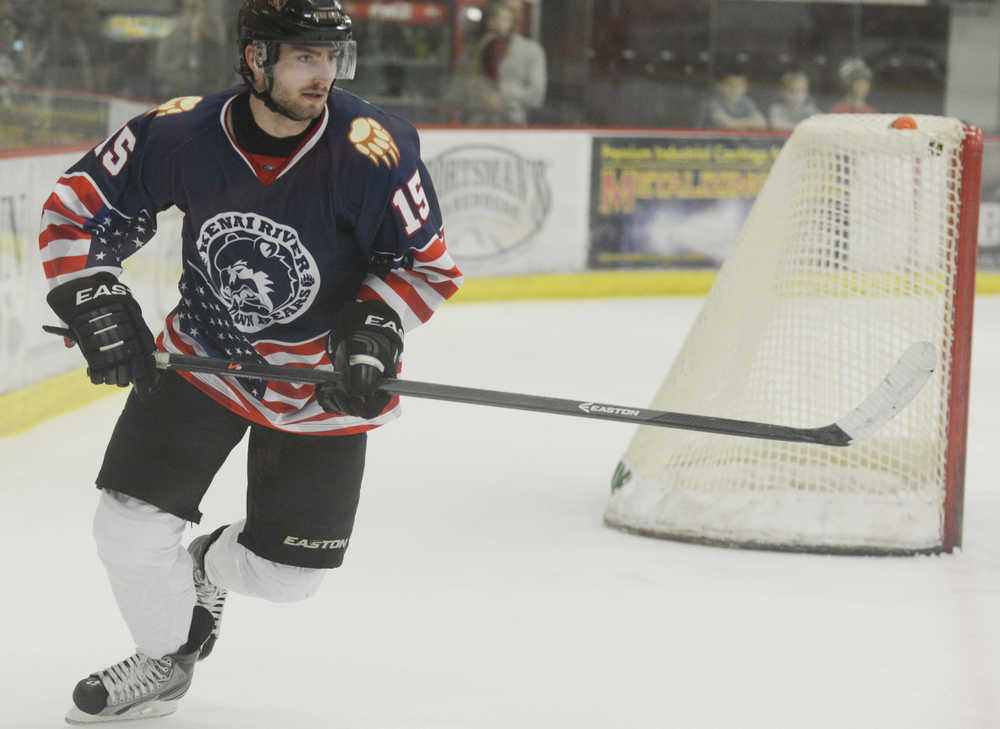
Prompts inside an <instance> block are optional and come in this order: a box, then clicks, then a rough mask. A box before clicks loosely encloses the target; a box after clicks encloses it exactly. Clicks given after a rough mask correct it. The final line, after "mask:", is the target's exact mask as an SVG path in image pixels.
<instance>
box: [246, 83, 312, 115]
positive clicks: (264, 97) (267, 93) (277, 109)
mask: <svg viewBox="0 0 1000 729" xmlns="http://www.w3.org/2000/svg"><path fill="white" fill-rule="evenodd" d="M265 78H267V85H268V88H266V89H264V90H263V91H258V90H257V89H256V87H254V86H253V85H251V86H250V93H252V94H253V95H254V96H256V97H257V98H258V99H260V100H261V101H263V102H264V106H266V107H267V108H268V109H270V110H271V111H273V112H274V113H275V114H281V116H283V117H285V118H286V119H291V120H292V121H294V122H300V121H303V120H302V119H296V118H295V117H294V116H292V115H291V114H290V113H289V111H288V109H286V108H285V107H283V106H282V105H281V104H279V103H278V102H277V101H275V100H274V99H273V98H272V97H271V89H270V86H271V83H272V82H271V77H270V76H265Z"/></svg>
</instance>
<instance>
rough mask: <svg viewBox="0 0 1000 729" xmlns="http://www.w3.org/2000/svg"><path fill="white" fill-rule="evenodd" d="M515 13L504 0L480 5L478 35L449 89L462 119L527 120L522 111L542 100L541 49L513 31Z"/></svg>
mask: <svg viewBox="0 0 1000 729" xmlns="http://www.w3.org/2000/svg"><path fill="white" fill-rule="evenodd" d="M518 7H519V5H518ZM518 13H519V10H518V9H515V7H514V6H513V5H512V3H511V2H510V0H493V2H490V3H489V4H488V5H487V6H486V9H485V12H484V16H483V27H484V32H483V35H482V37H481V38H480V39H479V41H478V42H477V43H475V44H473V45H472V46H471V47H470V50H469V52H468V53H466V54H464V55H463V58H462V60H461V62H460V64H459V69H458V72H457V74H456V78H455V83H454V86H453V89H452V92H451V93H450V96H451V99H452V101H453V102H455V103H457V105H458V106H459V108H460V117H461V119H460V120H461V121H462V123H465V124H472V125H501V126H507V125H523V124H527V122H528V112H529V111H530V110H531V109H537V108H539V107H540V106H541V105H542V103H543V102H544V101H545V91H546V85H547V83H548V80H547V79H548V77H547V70H546V59H545V51H544V50H543V49H542V47H541V46H540V45H539V44H538V43H537V42H536V41H534V40H531V39H530V38H525V37H524V36H522V35H520V34H518V33H517V32H516V30H515V17H516V16H517V14H518Z"/></svg>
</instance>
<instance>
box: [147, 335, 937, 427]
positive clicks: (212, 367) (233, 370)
mask: <svg viewBox="0 0 1000 729" xmlns="http://www.w3.org/2000/svg"><path fill="white" fill-rule="evenodd" d="M934 365H935V355H934V347H933V346H932V345H931V344H930V343H929V342H920V343H918V344H913V345H911V346H910V347H909V348H908V349H907V350H906V352H904V353H903V356H902V357H900V358H899V361H898V362H896V364H894V365H893V366H892V369H890V370H889V373H888V374H887V375H886V377H885V379H883V380H882V382H881V383H880V384H879V386H878V387H877V388H876V389H875V390H874V391H873V392H872V393H871V394H870V395H868V397H866V398H865V399H864V400H863V401H862V402H861V404H860V405H858V407H856V408H855V409H854V410H852V411H851V412H849V413H848V414H847V415H845V416H844V417H843V418H841V419H840V420H838V421H836V422H834V423H831V424H830V425H824V426H822V427H819V428H793V427H789V426H786V425H772V424H769V423H757V422H753V421H749V420H731V419H728V418H715V417H711V416H708V415H691V414H687V413H674V412H668V411H664V410H648V409H643V408H633V407H622V406H619V405H607V404H604V403H595V402H592V401H580V400H563V399H560V398H554V397H539V396H537V395H522V394H518V393H513V392H500V391H497V390H480V389H475V388H471V387H455V386H452V385H439V384H434V383H430V382H415V381H413V380H399V379H392V380H386V381H385V382H384V383H383V384H382V385H381V389H382V390H383V391H385V392H389V393H392V394H394V395H408V396H410V397H420V398H427V399H430V400H445V401H448V402H463V403H469V404H473V405H492V406H494V407H502V408H512V409H515V410H530V411H532V412H539V413H552V414H556V415H573V416H576V417H580V418H595V419H598V420H614V421H618V422H625V423H637V424H639V425H657V426H661V427H665V428H681V429H683V430H698V431H703V432H706V433H719V434H723V435H739V436H744V437H747V438H763V439H765V440H781V441H789V442H792V443H816V444H819V445H830V446H847V445H851V444H852V443H854V442H856V441H859V440H862V439H864V438H867V437H868V436H870V435H872V434H873V433H874V432H875V431H876V430H878V429H879V428H881V427H882V426H883V425H884V424H885V423H886V422H888V421H889V419H890V418H892V417H893V416H894V415H895V414H896V413H898V412H899V411H900V410H902V409H903V408H904V407H906V405H907V404H908V403H909V402H910V401H911V400H912V399H913V398H914V397H915V396H916V394H917V393H918V392H919V391H920V389H921V388H922V387H923V386H924V383H925V382H927V380H928V378H929V377H930V375H931V373H932V372H933V371H934ZM156 366H157V367H158V368H159V369H162V370H181V371H185V372H201V373H206V374H216V375H229V376H235V377H250V378H254V379H263V380H273V381H278V382H294V383H300V384H302V383H311V384H319V383H323V382H330V381H335V380H336V379H337V377H338V376H337V375H336V374H335V373H333V372H329V371H324V370H312V369H304V368H300V367H289V366H286V365H269V364H252V363H247V362H235V361H231V360H225V359H217V358H214V357H195V356H191V355H184V354H170V353H168V352H157V353H156Z"/></svg>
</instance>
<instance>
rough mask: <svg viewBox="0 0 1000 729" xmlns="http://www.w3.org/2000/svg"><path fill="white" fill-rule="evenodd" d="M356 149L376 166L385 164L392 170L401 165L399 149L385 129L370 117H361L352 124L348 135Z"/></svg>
mask: <svg viewBox="0 0 1000 729" xmlns="http://www.w3.org/2000/svg"><path fill="white" fill-rule="evenodd" d="M347 138H348V139H349V140H350V142H351V144H353V145H354V148H355V149H356V150H358V151H359V152H361V154H363V155H364V156H365V157H367V158H368V159H370V160H371V161H372V162H374V163H375V164H376V165H379V164H385V166H386V167H389V168H390V169H391V168H392V167H393V165H397V164H399V147H397V146H396V140H394V139H393V138H392V135H391V134H389V132H387V131H386V129H385V127H384V126H382V125H381V124H379V123H378V122H377V121H375V120H374V119H372V118H371V117H370V116H359V117H358V118H357V119H355V120H354V121H352V122H351V131H350V133H349V134H348V135H347Z"/></svg>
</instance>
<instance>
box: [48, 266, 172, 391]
mask: <svg viewBox="0 0 1000 729" xmlns="http://www.w3.org/2000/svg"><path fill="white" fill-rule="evenodd" d="M48 302H49V306H51V307H52V310H53V311H54V312H55V313H56V314H57V315H58V316H59V318H60V319H62V320H63V321H64V322H66V324H67V325H68V326H69V329H70V332H71V333H72V337H71V338H72V339H73V340H75V341H76V343H77V344H78V345H80V351H81V352H82V353H83V356H84V357H85V358H86V359H87V374H88V375H89V376H90V381H91V382H93V383H94V384H95V385H100V384H107V385H118V387H128V385H129V383H130V382H132V383H134V384H135V390H136V394H138V395H139V396H140V397H145V396H146V395H148V394H150V393H151V392H152V391H153V389H154V388H155V387H156V384H157V382H158V380H159V373H158V372H157V370H156V365H155V363H154V360H153V351H154V350H155V349H156V346H155V344H154V342H153V333H152V332H151V331H149V327H148V326H146V322H145V321H144V320H143V318H142V311H141V310H140V309H139V304H137V303H136V301H135V299H133V298H132V292H131V291H129V290H128V287H127V286H125V284H123V283H121V282H119V281H118V279H116V278H115V277H114V276H112V275H111V274H110V273H98V274H95V275H93V276H87V277H85V278H78V279H75V280H73V281H70V282H68V283H64V284H62V285H61V286H57V287H56V288H54V289H52V291H50V292H49V295H48Z"/></svg>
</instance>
